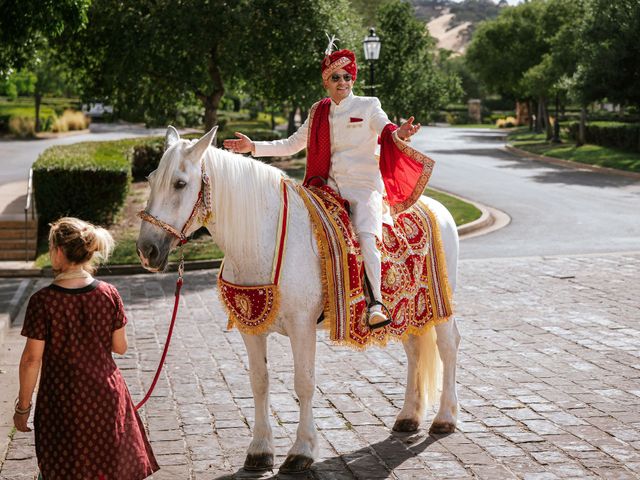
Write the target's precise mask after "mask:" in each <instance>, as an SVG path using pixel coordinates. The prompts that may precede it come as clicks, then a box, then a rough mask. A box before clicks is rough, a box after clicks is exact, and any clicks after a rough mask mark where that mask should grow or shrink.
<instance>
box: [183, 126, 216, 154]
mask: <svg viewBox="0 0 640 480" xmlns="http://www.w3.org/2000/svg"><path fill="white" fill-rule="evenodd" d="M217 131H218V126H217V125H216V126H215V127H213V128H212V129H211V130H209V131H208V132H207V133H206V134H205V136H204V137H202V138H201V139H200V140H198V141H197V142H196V143H195V144H194V145H191V146H190V147H189V153H190V154H192V158H193V159H195V160H200V159H201V158H202V156H203V155H204V152H205V151H206V150H207V148H209V145H211V144H212V143H213V140H214V139H215V138H216V132H217Z"/></svg>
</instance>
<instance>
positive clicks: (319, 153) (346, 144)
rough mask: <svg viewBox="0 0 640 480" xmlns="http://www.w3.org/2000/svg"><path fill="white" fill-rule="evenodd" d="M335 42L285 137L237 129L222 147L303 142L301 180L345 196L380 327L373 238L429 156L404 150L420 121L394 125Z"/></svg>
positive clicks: (261, 150) (401, 205)
mask: <svg viewBox="0 0 640 480" xmlns="http://www.w3.org/2000/svg"><path fill="white" fill-rule="evenodd" d="M332 46H333V42H330V44H329V47H328V49H327V51H326V52H325V58H324V59H323V61H322V66H321V69H322V81H323V86H324V88H325V89H326V90H327V93H328V95H329V96H328V97H327V98H324V99H323V100H320V101H319V102H317V103H316V104H314V105H313V106H312V107H311V110H310V113H309V116H308V118H307V120H306V121H305V122H304V123H303V124H302V126H300V128H299V129H298V131H296V132H295V133H294V134H293V135H291V136H290V137H289V138H287V139H285V140H276V141H271V142H254V141H252V140H251V139H250V138H249V137H247V136H246V135H243V134H242V133H239V132H236V136H237V137H238V139H233V140H225V141H224V146H225V148H227V149H229V150H231V151H233V152H236V153H249V152H250V153H251V154H252V155H253V156H255V157H264V156H287V155H293V154H295V153H297V152H299V151H300V150H302V149H303V148H305V147H307V167H306V172H305V179H304V184H305V185H314V186H318V185H322V184H325V183H326V184H328V185H329V186H330V187H332V188H333V189H334V190H336V191H337V192H338V193H339V194H340V196H341V197H342V198H344V199H345V200H347V201H348V202H349V207H350V210H351V215H352V220H353V225H354V228H355V231H356V233H357V235H358V241H359V243H360V246H361V249H362V255H363V260H364V266H365V272H366V275H367V278H368V280H369V282H370V290H371V291H370V302H369V317H368V322H369V327H370V328H371V329H377V328H381V327H384V326H386V325H388V324H389V323H391V319H390V318H388V316H387V314H386V313H385V312H384V311H383V304H382V294H381V276H382V268H381V255H380V251H379V249H378V246H377V245H376V239H377V240H380V241H381V240H382V223H383V222H384V223H388V224H391V225H392V224H393V223H392V222H393V220H392V218H391V213H397V212H400V211H402V210H405V209H407V208H409V207H410V206H411V205H412V204H413V203H414V202H415V201H416V200H417V199H418V198H419V197H420V195H421V193H422V191H423V190H424V187H425V185H426V182H427V180H428V178H429V175H430V174H431V168H432V162H431V161H425V158H426V157H423V158H421V159H418V158H415V157H416V152H415V150H413V149H406V142H408V141H409V139H410V137H411V136H412V135H414V134H415V133H416V132H417V131H418V130H419V129H420V124H419V123H418V124H415V125H414V124H413V120H414V118H413V117H409V119H408V120H407V121H406V122H405V123H403V124H402V125H401V126H400V127H399V128H398V127H397V126H396V125H394V124H393V123H391V122H390V121H389V118H388V116H387V114H386V113H385V112H384V111H383V110H382V107H381V105H380V101H379V100H378V99H377V98H375V97H360V96H356V95H354V94H353V92H352V89H353V85H354V83H355V81H356V78H357V74H358V66H357V64H356V58H355V54H354V53H353V52H352V51H350V50H338V51H336V52H332V51H331V50H332ZM378 143H380V157H379V161H378V158H377V156H376V149H377V146H378ZM427 160H428V159H427ZM385 194H386V203H385V201H383V197H384V196H385ZM389 207H390V208H389ZM385 310H386V309H385Z"/></svg>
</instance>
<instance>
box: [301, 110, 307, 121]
mask: <svg viewBox="0 0 640 480" xmlns="http://www.w3.org/2000/svg"><path fill="white" fill-rule="evenodd" d="M308 116H309V110H308V109H307V110H303V109H300V123H304V122H306V121H307V117H308Z"/></svg>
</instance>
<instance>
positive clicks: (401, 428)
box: [393, 418, 420, 432]
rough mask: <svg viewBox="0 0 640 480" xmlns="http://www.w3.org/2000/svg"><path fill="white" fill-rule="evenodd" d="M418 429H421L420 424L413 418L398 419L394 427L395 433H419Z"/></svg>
mask: <svg viewBox="0 0 640 480" xmlns="http://www.w3.org/2000/svg"><path fill="white" fill-rule="evenodd" d="M418 428H420V422H418V421H416V420H412V419H411V418H403V419H398V420H396V423H395V424H394V425H393V431H394V432H417V431H418Z"/></svg>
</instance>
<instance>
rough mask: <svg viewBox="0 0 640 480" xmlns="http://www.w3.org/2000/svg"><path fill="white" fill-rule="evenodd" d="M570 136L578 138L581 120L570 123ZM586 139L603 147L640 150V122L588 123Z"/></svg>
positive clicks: (575, 139)
mask: <svg viewBox="0 0 640 480" xmlns="http://www.w3.org/2000/svg"><path fill="white" fill-rule="evenodd" d="M568 129H569V136H570V137H571V138H572V139H573V140H574V141H577V140H578V132H579V129H580V123H579V122H571V123H570V124H569V125H568ZM585 141H586V142H587V143H591V144H594V145H600V146H601V147H610V148H619V149H621V150H627V151H630V152H640V124H637V123H635V124H624V123H615V122H609V123H608V124H587V125H586V128H585Z"/></svg>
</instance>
